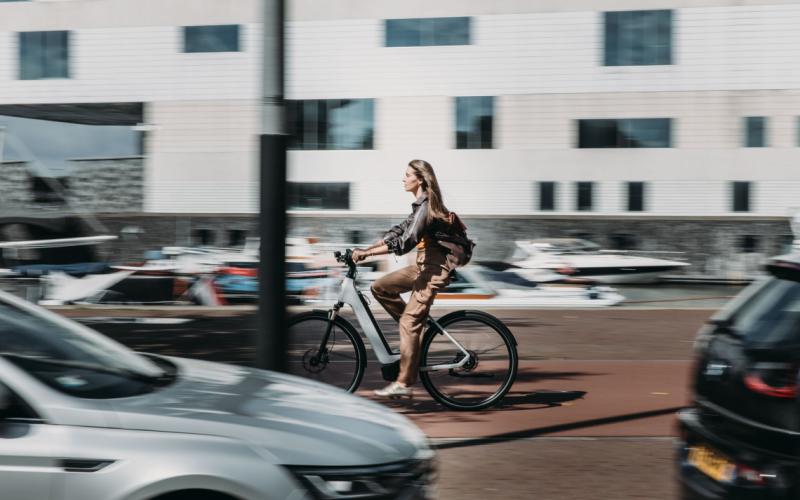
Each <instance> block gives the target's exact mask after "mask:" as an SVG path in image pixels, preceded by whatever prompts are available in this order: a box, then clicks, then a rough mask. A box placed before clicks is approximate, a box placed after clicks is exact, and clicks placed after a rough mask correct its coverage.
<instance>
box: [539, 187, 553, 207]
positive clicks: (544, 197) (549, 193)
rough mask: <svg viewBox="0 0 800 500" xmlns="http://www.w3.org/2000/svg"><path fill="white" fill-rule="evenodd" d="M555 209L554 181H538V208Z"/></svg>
mask: <svg viewBox="0 0 800 500" xmlns="http://www.w3.org/2000/svg"><path fill="white" fill-rule="evenodd" d="M555 209H556V183H555V182H549V181H548V182H540V183H539V210H541V211H543V212H544V211H552V210H555Z"/></svg>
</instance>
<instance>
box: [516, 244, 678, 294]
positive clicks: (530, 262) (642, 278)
mask: <svg viewBox="0 0 800 500" xmlns="http://www.w3.org/2000/svg"><path fill="white" fill-rule="evenodd" d="M515 243H516V246H517V248H516V251H515V252H514V254H513V255H512V257H511V263H512V265H511V266H509V269H508V270H510V271H513V272H516V273H517V274H519V275H520V276H523V277H525V278H528V279H531V280H536V276H537V274H538V275H540V274H541V271H542V270H546V271H552V272H557V273H559V274H562V275H564V277H565V278H570V279H573V280H574V279H584V280H589V281H594V282H597V283H607V284H623V283H652V282H655V281H658V280H659V279H660V278H661V277H662V276H663V275H664V274H666V273H667V272H669V271H675V270H677V269H680V268H682V267H686V266H688V265H689V263H688V262H682V261H677V260H666V259H658V258H654V257H645V256H640V255H631V254H630V253H628V252H624V251H613V250H603V249H601V248H600V247H599V246H598V245H596V244H594V243H592V242H590V241H587V240H583V239H578V238H546V239H533V240H520V241H516V242H515Z"/></svg>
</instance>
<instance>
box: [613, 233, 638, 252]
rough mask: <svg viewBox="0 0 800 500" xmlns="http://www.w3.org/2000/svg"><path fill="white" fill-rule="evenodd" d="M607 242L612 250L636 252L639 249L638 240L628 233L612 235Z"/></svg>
mask: <svg viewBox="0 0 800 500" xmlns="http://www.w3.org/2000/svg"><path fill="white" fill-rule="evenodd" d="M608 241H609V242H610V243H611V249H612V250H636V249H637V248H638V247H639V238H638V237H637V236H636V235H635V234H630V233H613V234H611V235H609V237H608Z"/></svg>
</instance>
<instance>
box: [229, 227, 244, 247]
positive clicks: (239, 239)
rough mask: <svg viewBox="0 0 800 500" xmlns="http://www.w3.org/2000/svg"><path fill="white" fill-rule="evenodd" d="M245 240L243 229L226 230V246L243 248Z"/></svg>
mask: <svg viewBox="0 0 800 500" xmlns="http://www.w3.org/2000/svg"><path fill="white" fill-rule="evenodd" d="M246 239H247V230H245V229H228V246H229V247H240V246H243V245H244V243H245V241H246Z"/></svg>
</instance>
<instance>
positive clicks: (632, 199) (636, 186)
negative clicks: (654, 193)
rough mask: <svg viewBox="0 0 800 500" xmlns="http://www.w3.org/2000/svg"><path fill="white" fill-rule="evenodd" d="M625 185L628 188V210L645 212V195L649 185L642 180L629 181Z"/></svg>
mask: <svg viewBox="0 0 800 500" xmlns="http://www.w3.org/2000/svg"><path fill="white" fill-rule="evenodd" d="M625 187H626V190H627V197H626V198H627V200H626V201H627V204H626V209H627V211H628V212H644V211H645V210H646V209H645V195H646V193H647V185H646V184H645V183H644V182H642V181H628V182H626V183H625Z"/></svg>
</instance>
